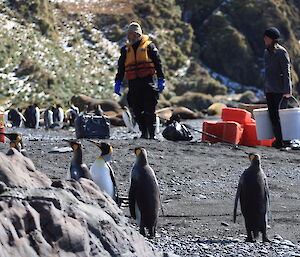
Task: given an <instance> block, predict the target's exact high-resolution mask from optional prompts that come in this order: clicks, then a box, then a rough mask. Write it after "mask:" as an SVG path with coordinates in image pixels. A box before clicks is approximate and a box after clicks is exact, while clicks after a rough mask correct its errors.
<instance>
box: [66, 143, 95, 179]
mask: <svg viewBox="0 0 300 257" xmlns="http://www.w3.org/2000/svg"><path fill="white" fill-rule="evenodd" d="M63 141H66V142H68V143H69V145H70V146H71V148H72V149H73V158H72V161H71V166H70V178H72V179H75V180H79V179H80V178H87V179H92V176H91V174H90V171H89V169H88V167H87V166H86V164H84V163H83V162H82V146H81V142H80V141H79V140H74V139H73V140H72V139H71V140H67V139H63Z"/></svg>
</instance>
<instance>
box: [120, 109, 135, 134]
mask: <svg viewBox="0 0 300 257" xmlns="http://www.w3.org/2000/svg"><path fill="white" fill-rule="evenodd" d="M122 110H123V112H122V118H123V120H124V123H125V126H126V127H127V128H128V132H129V133H130V132H133V131H134V125H133V119H132V115H131V113H130V110H129V109H128V108H127V106H124V107H122Z"/></svg>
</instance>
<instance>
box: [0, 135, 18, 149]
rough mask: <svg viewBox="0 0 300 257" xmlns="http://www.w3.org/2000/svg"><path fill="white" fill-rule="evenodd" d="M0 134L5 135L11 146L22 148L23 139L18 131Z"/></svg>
mask: <svg viewBox="0 0 300 257" xmlns="http://www.w3.org/2000/svg"><path fill="white" fill-rule="evenodd" d="M0 134H1V135H4V136H6V137H7V138H8V139H9V140H10V143H9V144H10V147H11V148H20V149H23V141H22V136H21V135H20V134H18V133H3V132H0Z"/></svg>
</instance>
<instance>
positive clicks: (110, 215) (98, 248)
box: [0, 150, 168, 257]
mask: <svg viewBox="0 0 300 257" xmlns="http://www.w3.org/2000/svg"><path fill="white" fill-rule="evenodd" d="M0 160H1V161H0V180H1V181H0V244H1V253H0V256H5V257H7V256H14V257H24V256H31V257H35V256H47V257H48V256H49V257H50V256H51V257H53V256H60V257H62V256H70V257H71V256H163V254H162V253H160V252H159V251H158V250H157V249H155V248H154V247H153V246H152V245H150V243H148V242H146V241H145V239H144V237H143V236H141V235H140V234H139V233H138V232H137V231H135V230H134V228H133V227H131V226H130V224H129V222H128V219H127V218H126V217H125V216H124V215H123V213H122V211H121V210H120V209H119V208H118V206H117V205H116V204H115V203H114V201H113V200H112V199H111V198H110V197H109V196H108V195H106V194H105V193H103V192H102V191H101V190H100V189H99V188H98V187H97V185H96V184H94V182H93V181H91V180H87V179H80V181H75V180H71V181H61V180H57V181H53V182H52V181H51V180H50V179H49V178H48V177H47V176H46V175H44V174H43V173H41V172H39V171H37V170H36V169H35V167H34V165H33V163H32V162H31V160H29V159H28V158H26V157H24V156H23V155H22V154H20V153H19V152H17V151H15V150H10V155H9V156H7V155H5V154H3V153H0ZM164 256H165V255H164ZM166 256H168V255H166Z"/></svg>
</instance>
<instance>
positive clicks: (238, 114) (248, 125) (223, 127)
mask: <svg viewBox="0 0 300 257" xmlns="http://www.w3.org/2000/svg"><path fill="white" fill-rule="evenodd" d="M221 118H222V120H223V121H206V122H203V128H202V130H203V131H204V132H206V133H209V134H212V135H215V136H218V137H220V138H222V139H224V140H227V141H229V142H232V143H233V144H240V145H246V146H256V145H263V146H271V145H272V142H273V141H274V139H270V140H258V139H257V135H256V123H255V120H254V119H252V118H251V113H250V112H248V111H246V110H243V109H238V108H227V107H226V108H223V110H222V116H221ZM202 141H210V142H221V141H220V140H218V139H215V138H212V137H210V136H207V135H204V134H203V135H202Z"/></svg>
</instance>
